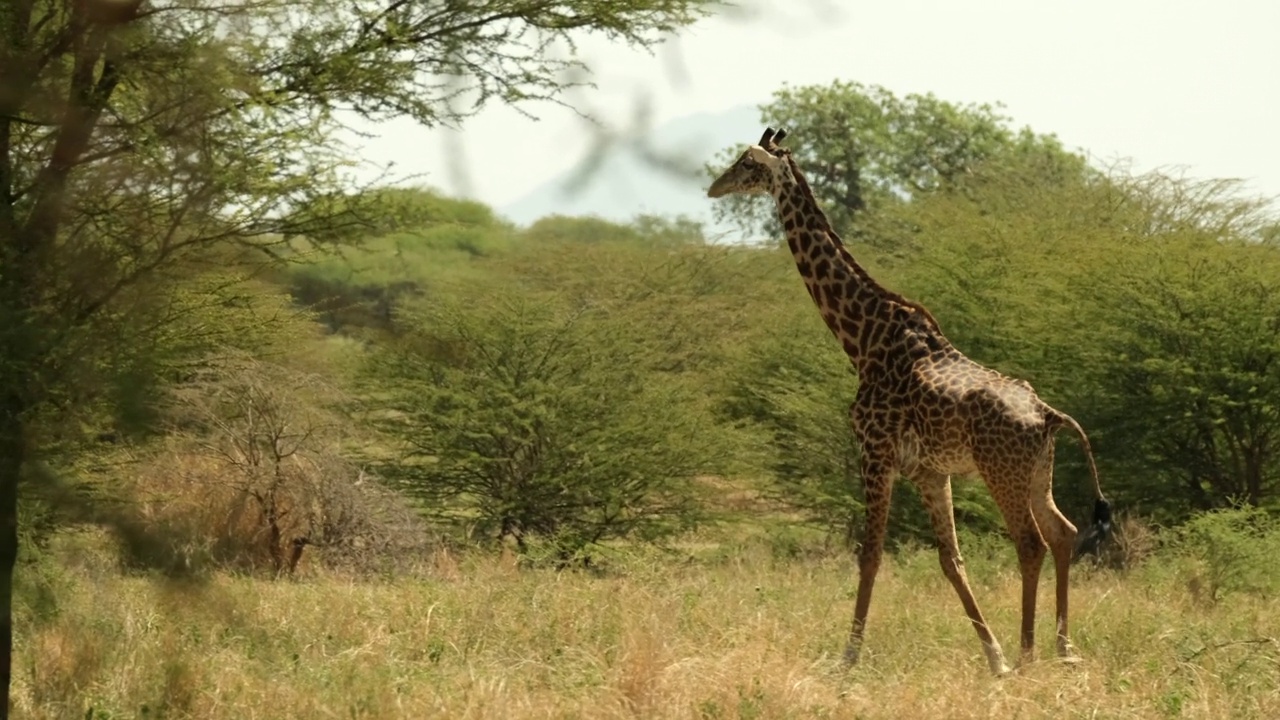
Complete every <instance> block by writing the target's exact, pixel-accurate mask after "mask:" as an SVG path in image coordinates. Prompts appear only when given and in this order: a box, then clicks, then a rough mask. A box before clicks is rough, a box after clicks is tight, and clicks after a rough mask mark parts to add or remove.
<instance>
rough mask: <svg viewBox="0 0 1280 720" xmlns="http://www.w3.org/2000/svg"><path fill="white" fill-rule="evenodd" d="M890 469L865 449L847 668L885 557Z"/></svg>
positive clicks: (857, 646)
mask: <svg viewBox="0 0 1280 720" xmlns="http://www.w3.org/2000/svg"><path fill="white" fill-rule="evenodd" d="M893 474H894V471H893V466H892V465H891V464H890V463H888V462H885V461H882V460H880V459H878V458H877V457H876V456H875V455H873V453H871V452H868V451H867V450H865V449H864V451H863V455H862V485H863V488H864V489H865V494H866V513H867V515H866V530H865V532H864V533H863V537H862V547H861V548H860V549H859V551H858V599H857V601H856V603H855V605H854V610H853V626H852V627H851V628H850V629H849V642H848V644H847V645H845V649H844V664H845V666H846V667H850V666H853V665H855V664H857V662H858V657H859V655H860V654H861V653H862V638H863V633H864V631H865V630H866V627H867V610H868V609H869V608H870V607H871V590H872V588H873V587H874V586H875V583H876V572H877V571H879V570H880V558H881V555H883V553H884V538H885V532H886V530H887V528H888V526H889V499H890V497H891V496H892V494H893V479H894V478H893Z"/></svg>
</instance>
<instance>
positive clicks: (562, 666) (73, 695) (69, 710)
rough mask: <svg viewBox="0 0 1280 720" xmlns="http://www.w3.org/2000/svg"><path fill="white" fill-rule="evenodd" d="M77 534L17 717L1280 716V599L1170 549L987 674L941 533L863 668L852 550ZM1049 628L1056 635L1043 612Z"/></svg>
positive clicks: (883, 606)
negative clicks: (1227, 584) (146, 550)
mask: <svg viewBox="0 0 1280 720" xmlns="http://www.w3.org/2000/svg"><path fill="white" fill-rule="evenodd" d="M79 547H80V549H81V551H83V547H84V543H83V541H81V542H80V543H79ZM63 552H64V553H65V554H64V559H63V560H62V561H61V564H60V565H59V567H60V568H61V569H60V570H59V571H58V574H56V575H55V582H56V584H57V585H58V588H57V589H58V591H59V596H60V597H61V598H62V600H61V604H60V606H59V607H58V608H57V610H56V612H48V613H45V614H44V615H38V614H35V613H30V612H26V613H24V614H23V615H22V616H21V617H20V625H19V628H18V632H19V642H18V657H17V658H16V663H15V668H16V670H17V674H16V679H15V711H16V716H17V717H24V718H71V717H76V718H84V717H86V716H87V715H86V713H87V712H88V710H89V709H90V708H93V710H94V712H93V714H92V715H91V717H95V718H96V717H112V718H123V717H139V716H142V715H144V714H145V715H146V716H147V717H171V718H172V717H182V718H186V717H190V718H231V717H234V718H293V717H309V718H400V717H404V718H707V719H712V718H908V717H911V718H915V717H926V718H988V717H990V718H1000V719H1001V720H1009V719H1011V718H1038V717H1054V718H1076V717H1080V718H1158V717H1197V718H1272V717H1280V681H1278V679H1277V676H1278V674H1280V672H1278V671H1280V647H1278V646H1277V644H1276V641H1275V640H1274V639H1273V638H1277V637H1280V600H1276V599H1264V598H1260V597H1257V596H1251V595H1240V596H1233V597H1232V598H1231V599H1230V601H1228V602H1221V603H1218V604H1217V605H1216V606H1212V607H1206V606H1204V605H1203V604H1197V603H1196V602H1195V600H1194V599H1193V598H1192V596H1191V593H1190V592H1188V590H1187V588H1186V583H1187V578H1186V577H1185V576H1184V575H1182V574H1180V573H1179V572H1178V571H1176V570H1172V569H1170V570H1160V571H1157V570H1156V569H1155V567H1154V563H1153V564H1152V565H1151V566H1149V568H1148V569H1146V570H1139V571H1133V572H1129V573H1127V574H1124V575H1120V574H1116V573H1112V572H1109V571H1095V572H1092V573H1088V572H1081V573H1079V577H1078V578H1077V581H1076V582H1075V583H1074V595H1073V600H1074V616H1073V617H1074V629H1075V641H1076V644H1077V646H1078V647H1079V649H1080V651H1081V652H1082V654H1083V655H1084V656H1085V658H1086V661H1085V662H1084V663H1082V664H1080V665H1076V666H1064V665H1061V664H1059V663H1056V662H1054V661H1052V660H1042V661H1041V662H1039V663H1036V664H1034V665H1032V666H1030V667H1028V668H1025V669H1024V670H1022V671H1021V672H1019V673H1017V674H1015V675H1013V676H1011V677H1008V678H1004V679H994V678H992V677H990V676H989V675H988V674H987V672H986V669H985V667H986V666H985V662H984V661H983V659H982V654H981V651H980V648H979V646H978V643H977V640H976V638H975V636H974V634H973V632H972V630H971V629H970V628H969V627H968V626H967V623H966V622H965V620H964V617H963V614H962V612H961V609H960V605H959V602H958V601H957V600H956V599H955V597H954V595H953V593H952V591H951V589H950V587H949V586H948V585H947V584H946V583H945V581H944V580H943V579H942V578H941V575H940V573H939V572H938V570H937V564H936V560H935V559H934V556H933V554H932V553H931V552H918V553H905V554H904V555H902V556H900V557H899V558H897V559H895V560H892V561H890V562H889V563H888V565H887V567H886V568H885V570H883V571H882V575H881V577H882V580H881V582H880V583H879V584H878V586H877V592H876V597H875V601H874V603H873V605H872V617H871V626H870V630H869V635H868V645H867V651H866V654H865V656H864V662H863V664H862V665H861V666H859V667H858V668H856V669H855V670H853V671H852V672H851V673H848V674H847V675H846V674H842V673H841V672H839V671H838V669H837V665H836V660H837V658H838V656H839V652H840V650H841V647H842V643H843V637H844V633H845V630H846V627H847V622H848V619H849V614H850V612H851V605H852V602H851V598H850V596H851V590H852V584H853V583H852V581H853V577H854V570H853V567H852V564H851V563H850V562H848V561H847V560H844V559H834V558H826V559H822V558H809V559H803V560H792V561H786V562H783V561H778V560H775V559H774V556H773V555H772V553H771V552H770V550H769V549H768V548H767V547H766V546H763V545H755V546H751V547H747V548H743V549H742V550H741V551H740V552H737V553H734V554H728V555H723V556H721V559H720V560H719V561H718V562H715V563H690V562H685V563H677V562H675V561H670V560H667V561H664V560H661V559H657V558H654V557H634V558H632V559H630V560H628V561H627V562H626V563H625V566H620V567H618V568H617V571H616V572H613V573H610V574H607V575H591V574H586V573H569V572H567V573H560V574H557V573H555V572H552V571H530V570H520V569H517V567H516V565H515V563H513V562H511V561H510V559H509V558H505V559H504V558H500V557H483V558H481V557H464V558H459V557H456V556H452V555H449V554H447V553H444V552H443V551H441V552H438V553H437V555H436V556H435V558H434V564H435V572H434V574H433V575H432V576H431V577H430V578H426V579H423V578H419V579H413V580H410V579H404V580H399V581H395V582H388V583H366V584H359V583H354V582H351V581H344V580H341V579H339V578H337V577H334V576H329V575H324V574H321V573H319V572H318V571H315V572H312V573H311V574H308V575H306V576H304V577H302V578H300V579H298V580H297V581H284V582H269V581H262V580H253V579H249V578H244V577H235V576H227V575H221V576H217V577H215V578H214V579H213V580H211V581H210V582H209V583H207V584H206V585H203V586H201V587H199V588H185V589H184V588H183V587H179V586H172V585H165V584H160V583H157V582H156V581H153V580H148V579H145V578H140V577H125V576H120V575H118V574H116V573H114V572H113V571H110V570H106V569H104V568H103V567H102V563H98V562H87V561H83V560H81V561H79V562H76V561H75V560H74V559H72V555H71V550H64V551H63ZM1008 554H1009V556H1010V559H1011V556H1012V551H1011V550H1010V551H1009V553H1008ZM1010 564H1011V563H1010ZM971 571H972V575H973V576H974V580H975V585H976V590H977V592H978V593H979V599H980V601H981V602H983V603H984V606H985V608H984V609H985V610H986V612H987V614H988V617H989V618H990V619H991V621H992V622H993V623H994V624H995V627H996V629H997V632H998V634H999V636H1000V637H1001V638H1002V640H1003V641H1004V643H1005V644H1006V647H1007V649H1009V650H1011V651H1012V652H1011V655H1012V656H1016V642H1017V641H1016V636H1015V634H1014V633H1015V628H1016V623H1017V597H1018V581H1017V578H1016V577H1015V575H1014V574H1012V572H1010V570H1009V569H1006V566H1004V565H1002V564H999V563H992V562H990V561H987V560H984V559H983V558H982V557H977V558H975V559H974V560H973V561H972V562H971ZM1046 575H1047V577H1046V580H1045V584H1044V585H1043V586H1042V593H1041V597H1042V601H1041V602H1042V607H1045V604H1046V603H1047V604H1048V605H1049V606H1051V600H1049V597H1048V596H1049V593H1048V592H1047V591H1048V582H1049V579H1050V578H1051V576H1052V573H1046ZM1045 609H1051V607H1045ZM41 618H43V619H41ZM1039 631H1040V638H1041V647H1042V648H1043V649H1044V650H1048V651H1049V654H1050V655H1051V648H1052V628H1051V623H1050V621H1049V618H1047V617H1044V618H1042V622H1041V623H1040V628H1039Z"/></svg>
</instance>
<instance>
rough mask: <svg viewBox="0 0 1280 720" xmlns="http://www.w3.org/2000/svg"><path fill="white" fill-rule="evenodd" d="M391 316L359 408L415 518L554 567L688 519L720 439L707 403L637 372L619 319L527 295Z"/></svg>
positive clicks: (640, 348)
mask: <svg viewBox="0 0 1280 720" xmlns="http://www.w3.org/2000/svg"><path fill="white" fill-rule="evenodd" d="M401 320H402V323H401V324H402V325H403V327H404V333H403V335H402V337H401V338H400V342H399V344H398V345H397V346H396V347H395V348H394V349H391V350H387V351H383V352H381V353H379V354H378V355H377V356H376V359H375V360H374V361H373V362H372V363H371V365H370V367H369V372H368V373H367V375H366V379H367V381H368V397H369V400H368V402H367V403H366V404H367V407H368V408H369V409H370V410H371V411H374V415H375V417H374V421H375V423H377V424H378V425H379V426H380V427H381V428H382V429H383V430H384V431H385V432H386V433H387V435H388V437H389V438H391V439H393V440H394V442H395V443H396V444H397V446H398V447H400V448H401V449H402V450H403V453H402V456H401V457H397V458H396V459H395V460H394V461H391V462H385V463H383V464H382V465H381V467H382V472H384V473H385V474H386V475H387V476H388V477H389V478H392V479H394V481H395V482H396V483H397V484H398V486H399V487H401V488H403V489H404V490H405V491H406V492H408V493H410V494H412V495H413V496H415V497H417V498H419V499H421V500H423V501H424V505H425V507H426V508H427V510H428V512H431V513H433V514H435V515H436V516H437V517H441V518H443V519H446V520H448V521H450V522H451V523H454V524H456V525H465V526H468V527H469V528H470V532H471V534H473V535H477V536H480V537H483V538H489V539H496V540H506V539H510V540H512V541H514V543H515V544H516V545H517V547H518V548H519V550H520V551H521V552H522V553H524V554H526V555H528V554H542V553H546V552H549V553H550V554H551V555H553V556H554V557H556V558H557V560H558V561H559V562H562V563H563V562H566V561H568V560H569V559H570V558H573V557H575V556H578V555H580V554H581V553H584V552H585V551H586V550H587V548H588V547H589V546H591V545H594V544H598V543H602V542H604V541H606V540H608V539H611V538H621V537H630V538H638V539H648V540H652V539H657V538H660V537H663V536H665V535H667V534H669V533H671V532H673V531H675V530H677V529H680V528H682V527H685V526H687V525H688V524H690V523H691V522H692V521H693V520H694V519H695V503H694V495H693V492H692V483H691V481H692V478H693V477H694V476H695V475H696V474H698V473H700V472H705V471H707V469H708V466H709V465H710V464H712V463H713V462H714V460H715V458H716V456H717V454H718V453H719V452H721V450H720V447H721V445H720V444H719V443H716V442H714V441H713V440H711V439H709V438H708V434H709V433H711V432H714V429H713V428H712V426H711V423H710V422H709V420H708V418H707V414H706V413H705V412H703V411H702V410H701V406H702V405H703V404H704V400H703V399H702V398H700V397H699V395H698V394H697V393H696V392H695V391H694V389H693V388H692V387H691V386H690V385H689V384H687V383H682V382H681V381H680V380H679V379H678V378H673V377H671V376H666V375H662V374H660V373H656V372H653V371H651V370H648V369H647V368H646V360H647V358H646V357H644V355H645V353H644V345H643V343H642V342H640V341H639V340H638V339H637V338H636V337H635V336H634V335H632V334H631V333H629V328H628V326H627V325H626V324H624V323H620V322H616V321H615V320H613V319H612V318H611V317H610V316H609V314H608V313H607V312H605V311H604V310H600V309H592V308H589V307H584V308H578V309H576V310H568V309H566V308H563V307H560V306H558V305H557V304H555V303H553V302H551V301H539V300H536V299H531V298H530V297H529V296H527V295H526V296H515V295H512V296H510V297H506V298H501V297H499V298H497V299H494V300H491V301H485V300H482V299H479V298H472V299H470V300H469V301H468V302H467V303H466V304H463V303H457V302H455V303H442V304H440V305H436V306H432V307H428V308H419V309H418V310H416V311H412V310H411V311H406V312H405V313H404V314H403V315H402V317H401ZM534 539H537V540H538V541H539V542H542V543H544V547H542V548H534V547H532V546H531V545H530V541H531V540H534Z"/></svg>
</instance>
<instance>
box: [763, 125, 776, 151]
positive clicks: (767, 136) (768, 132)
mask: <svg viewBox="0 0 1280 720" xmlns="http://www.w3.org/2000/svg"><path fill="white" fill-rule="evenodd" d="M773 137H774V135H773V128H771V127H767V128H765V129H764V134H763V135H761V136H760V147H762V148H767V147H769V146H770V145H771V144H773Z"/></svg>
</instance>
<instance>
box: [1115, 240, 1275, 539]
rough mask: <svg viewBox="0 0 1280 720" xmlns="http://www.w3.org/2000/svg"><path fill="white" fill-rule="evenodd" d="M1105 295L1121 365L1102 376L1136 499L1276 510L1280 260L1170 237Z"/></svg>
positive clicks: (1152, 506) (1173, 512)
mask: <svg viewBox="0 0 1280 720" xmlns="http://www.w3.org/2000/svg"><path fill="white" fill-rule="evenodd" d="M1122 273H1123V274H1122V279H1120V280H1119V282H1118V283H1117V285H1116V286H1115V289H1114V291H1113V292H1111V293H1108V295H1109V296H1110V299H1111V303H1109V305H1110V308H1111V309H1112V312H1113V313H1114V319H1113V322H1114V323H1115V324H1116V325H1117V326H1118V328H1117V329H1118V332H1115V333H1113V334H1111V335H1110V336H1109V337H1107V338H1106V339H1105V343H1106V347H1107V349H1108V350H1109V351H1110V352H1111V353H1113V356H1114V357H1115V358H1116V362H1115V363H1114V364H1113V366H1112V367H1110V368H1108V369H1107V371H1105V372H1102V373H1101V374H1100V375H1101V377H1102V378H1103V382H1104V385H1103V386H1104V388H1105V390H1106V391H1107V392H1106V394H1105V395H1104V397H1105V398H1106V399H1107V400H1109V401H1110V402H1109V403H1108V405H1109V407H1108V409H1109V411H1110V413H1109V414H1110V420H1111V422H1112V423H1113V426H1114V430H1113V433H1114V434H1115V435H1116V436H1117V439H1119V440H1123V441H1126V445H1127V447H1129V448H1130V452H1131V454H1132V457H1133V460H1134V461H1136V462H1135V463H1134V464H1142V465H1145V466H1146V473H1145V474H1146V476H1147V478H1148V480H1147V482H1140V483H1134V484H1133V485H1132V486H1131V487H1130V488H1129V494H1130V495H1131V498H1130V499H1131V501H1132V502H1134V503H1136V504H1141V505H1143V506H1145V507H1146V508H1148V509H1149V510H1150V511H1155V512H1160V513H1161V514H1164V515H1166V516H1171V517H1173V518H1174V519H1182V518H1185V517H1186V515H1188V514H1189V513H1190V511H1194V510H1209V509H1216V508H1223V507H1228V506H1231V505H1235V504H1245V505H1248V506H1251V507H1259V506H1264V507H1266V506H1274V505H1275V503H1276V501H1277V493H1278V492H1280V446H1278V445H1277V442H1278V441H1280V435H1278V434H1277V429H1278V428H1280V255H1277V253H1276V250H1275V249H1274V248H1270V247H1266V246H1257V245H1253V244H1247V243H1242V242H1240V241H1239V240H1232V239H1229V238H1224V239H1221V240H1219V239H1214V238H1207V237H1199V238H1197V237H1182V238H1177V237H1170V238H1168V239H1167V240H1165V241H1164V242H1162V243H1161V247H1160V250H1159V254H1154V253H1153V254H1151V255H1148V256H1147V257H1146V258H1145V261H1144V262H1142V263H1141V264H1135V265H1129V264H1127V263H1126V266H1125V268H1124V270H1123V271H1122Z"/></svg>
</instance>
